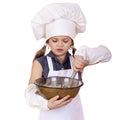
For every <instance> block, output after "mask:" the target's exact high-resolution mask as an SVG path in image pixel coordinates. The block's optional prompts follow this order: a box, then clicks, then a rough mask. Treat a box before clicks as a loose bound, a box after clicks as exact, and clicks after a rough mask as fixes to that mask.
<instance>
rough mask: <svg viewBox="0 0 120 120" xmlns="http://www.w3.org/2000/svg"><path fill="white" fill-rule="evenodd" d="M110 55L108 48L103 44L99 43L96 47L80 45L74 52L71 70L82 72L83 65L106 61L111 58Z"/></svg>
mask: <svg viewBox="0 0 120 120" xmlns="http://www.w3.org/2000/svg"><path fill="white" fill-rule="evenodd" d="M111 56H112V55H111V52H110V50H109V49H108V48H107V47H105V46H103V45H100V46H98V47H96V48H89V47H88V46H81V47H80V48H79V49H77V51H76V52H75V57H74V61H73V70H74V71H80V72H83V69H84V67H85V66H88V65H93V64H97V63H100V62H108V61H109V60H110V59H111Z"/></svg>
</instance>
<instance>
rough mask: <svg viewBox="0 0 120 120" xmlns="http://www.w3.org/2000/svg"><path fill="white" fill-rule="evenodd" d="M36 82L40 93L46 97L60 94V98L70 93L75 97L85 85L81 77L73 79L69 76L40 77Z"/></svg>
mask: <svg viewBox="0 0 120 120" xmlns="http://www.w3.org/2000/svg"><path fill="white" fill-rule="evenodd" d="M34 84H35V85H36V86H37V88H38V92H37V93H38V94H39V95H41V96H43V97H44V98H46V99H50V98H52V97H54V96H56V95H59V99H61V98H63V97H65V96H66V95H70V97H75V96H76V95H77V94H78V92H79V90H80V87H81V86H82V85H83V82H82V80H81V79H72V78H68V77H49V78H47V79H44V78H39V79H37V80H35V82H34Z"/></svg>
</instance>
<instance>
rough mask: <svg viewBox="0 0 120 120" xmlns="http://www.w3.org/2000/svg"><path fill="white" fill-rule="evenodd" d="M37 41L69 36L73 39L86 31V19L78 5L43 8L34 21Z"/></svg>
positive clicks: (54, 5)
mask: <svg viewBox="0 0 120 120" xmlns="http://www.w3.org/2000/svg"><path fill="white" fill-rule="evenodd" d="M32 28H33V32H34V34H35V37H36V39H41V38H45V39H49V38H51V37H53V36H61V35H63V36H69V37H71V38H72V39H74V38H75V36H76V35H77V34H78V33H82V32H84V31H85V29H86V19H85V16H84V14H83V13H82V11H81V8H80V6H79V5H78V4H76V3H53V4H49V5H47V6H45V7H44V8H42V9H41V10H40V11H39V12H38V13H37V14H36V15H35V17H34V18H33V20H32Z"/></svg>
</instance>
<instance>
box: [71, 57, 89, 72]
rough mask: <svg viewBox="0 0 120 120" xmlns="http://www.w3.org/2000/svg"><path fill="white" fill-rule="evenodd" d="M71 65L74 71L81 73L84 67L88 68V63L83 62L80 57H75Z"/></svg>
mask: <svg viewBox="0 0 120 120" xmlns="http://www.w3.org/2000/svg"><path fill="white" fill-rule="evenodd" d="M72 65H73V70H74V71H80V72H83V69H84V67H86V66H88V65H89V62H88V61H87V60H84V59H83V57H82V56H80V55H75V57H74V61H73V64H72Z"/></svg>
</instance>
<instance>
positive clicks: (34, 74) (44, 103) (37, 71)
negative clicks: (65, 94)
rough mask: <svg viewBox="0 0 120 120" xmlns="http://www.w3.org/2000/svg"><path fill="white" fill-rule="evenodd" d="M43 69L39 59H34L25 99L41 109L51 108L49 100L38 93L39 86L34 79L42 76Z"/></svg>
mask: <svg viewBox="0 0 120 120" xmlns="http://www.w3.org/2000/svg"><path fill="white" fill-rule="evenodd" d="M42 71H43V69H42V66H41V64H40V63H39V62H38V61H37V60H35V61H33V64H32V69H31V76H30V80H29V84H28V87H27V88H26V89H25V99H26V102H27V104H28V105H29V106H31V107H34V108H39V109H41V110H49V109H48V100H46V99H45V98H43V97H41V96H40V95H38V94H36V91H37V87H36V85H35V84H34V81H35V80H36V79H38V78H40V77H41V76H42Z"/></svg>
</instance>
